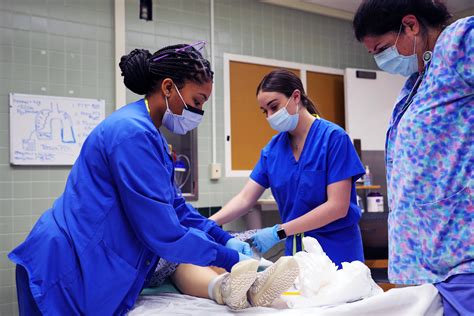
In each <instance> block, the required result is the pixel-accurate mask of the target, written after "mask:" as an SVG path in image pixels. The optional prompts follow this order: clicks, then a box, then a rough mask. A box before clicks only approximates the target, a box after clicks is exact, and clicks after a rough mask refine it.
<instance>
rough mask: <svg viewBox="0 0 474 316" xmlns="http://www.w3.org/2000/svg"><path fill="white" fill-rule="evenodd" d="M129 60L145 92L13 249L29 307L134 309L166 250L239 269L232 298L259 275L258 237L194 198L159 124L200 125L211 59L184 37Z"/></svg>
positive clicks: (92, 138)
mask: <svg viewBox="0 0 474 316" xmlns="http://www.w3.org/2000/svg"><path fill="white" fill-rule="evenodd" d="M119 66H120V69H121V70H122V75H123V77H124V83H125V85H126V86H127V87H128V88H129V89H130V90H131V91H133V92H135V93H136V94H140V95H145V97H144V98H143V99H140V100H138V101H136V102H133V103H130V104H128V105H126V106H124V107H122V108H121V109H119V110H117V111H116V112H114V113H113V114H111V115H110V116H109V117H108V118H106V119H105V120H104V121H103V122H101V123H100V124H99V125H98V126H97V127H96V128H95V129H94V130H93V131H92V132H91V133H90V135H89V136H88V138H87V139H86V141H85V142H84V145H83V146H82V149H81V152H80V155H79V157H78V158H77V160H76V162H75V163H74V165H73V167H72V169H71V172H70V174H69V176H68V179H67V182H66V187H65V190H64V193H63V194H62V195H61V196H60V197H59V198H58V199H57V200H56V201H55V202H54V204H53V206H52V207H51V208H50V209H48V210H47V211H46V212H45V213H44V214H43V215H42V216H41V217H40V218H39V220H38V222H37V223H36V224H35V226H34V227H33V229H32V231H31V232H30V234H29V235H28V237H27V238H26V240H25V241H24V242H23V243H22V244H20V245H19V246H18V247H16V248H15V249H14V250H13V251H12V252H11V253H10V254H9V258H10V259H11V260H12V261H13V262H14V263H16V265H17V271H16V273H17V274H16V281H17V294H18V305H19V311H20V315H41V314H47V315H96V314H97V315H122V314H125V313H127V311H128V310H129V309H131V308H132V307H133V305H134V303H135V300H136V299H137V296H138V295H139V293H140V291H141V290H142V288H143V287H144V286H145V285H146V284H147V283H148V281H149V280H148V279H149V275H151V274H153V272H154V271H155V267H156V265H157V262H158V260H159V259H160V258H164V259H166V260H169V261H172V262H176V263H191V264H195V265H200V266H217V267H221V268H224V269H226V270H227V271H231V270H232V273H227V274H225V275H224V276H225V278H224V279H225V280H226V282H222V278H223V277H221V278H220V279H219V280H221V282H219V284H222V285H225V288H226V289H227V290H228V292H229V293H230V294H229V293H228V295H227V296H225V295H221V296H220V297H222V296H225V297H226V298H227V299H231V300H239V299H241V298H242V297H243V296H246V291H247V289H248V288H249V287H250V286H251V285H252V283H253V282H254V280H255V278H256V270H257V266H258V262H257V261H256V260H251V259H250V258H249V257H248V256H246V255H249V254H251V251H250V248H249V245H248V244H246V243H244V242H242V241H239V240H237V239H236V238H233V237H232V236H231V235H229V234H228V233H227V232H225V231H223V230H222V229H221V228H220V227H219V226H217V225H216V224H215V222H213V221H210V220H208V219H207V218H204V217H202V216H201V215H200V214H199V213H198V212H197V211H196V210H195V209H194V208H193V207H192V206H191V205H189V204H187V203H185V200H184V199H183V197H182V196H181V194H180V193H179V190H177V189H176V186H175V185H174V182H173V164H172V160H171V156H170V153H169V149H168V144H167V142H166V140H165V139H164V137H163V135H162V134H161V132H160V130H159V128H160V127H161V126H162V125H164V126H165V127H166V128H167V129H169V130H170V131H171V132H173V133H176V134H185V133H187V132H188V131H190V130H192V129H194V128H196V127H197V126H198V125H199V123H200V121H201V118H202V115H203V113H204V111H203V110H202V107H203V104H204V102H206V101H207V99H208V97H209V95H210V94H211V89H212V79H213V72H212V71H211V69H210V64H209V62H208V61H207V60H206V59H204V58H203V57H202V55H201V53H200V52H199V51H198V50H197V49H196V48H195V47H194V46H193V45H175V46H169V47H166V48H163V49H161V50H159V51H157V52H156V53H154V54H151V53H149V52H148V51H147V50H140V49H135V50H133V51H132V52H131V53H130V54H128V55H126V56H123V57H122V59H121V61H120V64H119ZM239 261H241V262H239ZM235 287H237V289H236V288H235ZM239 290H240V292H239Z"/></svg>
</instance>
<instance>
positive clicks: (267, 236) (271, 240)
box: [252, 224, 280, 253]
mask: <svg viewBox="0 0 474 316" xmlns="http://www.w3.org/2000/svg"><path fill="white" fill-rule="evenodd" d="M278 226H279V225H278V224H277V225H275V226H273V227H267V228H264V229H260V230H258V231H257V233H256V234H255V235H254V236H253V237H252V241H253V246H254V247H255V248H256V249H257V250H258V251H260V252H261V253H265V252H267V251H268V250H270V248H272V247H273V246H275V245H276V244H277V243H278V242H279V241H280V238H278V235H277V230H278Z"/></svg>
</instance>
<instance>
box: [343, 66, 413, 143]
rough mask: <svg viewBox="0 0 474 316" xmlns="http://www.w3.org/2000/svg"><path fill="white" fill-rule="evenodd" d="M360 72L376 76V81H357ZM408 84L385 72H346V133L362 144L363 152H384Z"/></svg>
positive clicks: (401, 78)
mask: <svg viewBox="0 0 474 316" xmlns="http://www.w3.org/2000/svg"><path fill="white" fill-rule="evenodd" d="M358 70H362V71H367V72H372V73H375V75H376V79H364V78H357V76H356V71H358ZM406 80H407V78H405V77H402V76H399V75H392V74H389V73H386V72H384V71H375V70H364V69H353V68H346V69H345V71H344V99H345V101H344V103H345V105H344V107H345V118H346V131H347V133H348V134H349V136H350V137H351V138H352V139H357V138H358V139H360V140H361V148H362V150H385V135H386V132H387V128H388V123H389V121H390V117H391V114H392V110H393V107H394V105H395V102H396V100H397V97H398V95H399V93H400V91H401V89H402V87H403V85H404V84H405V81H406Z"/></svg>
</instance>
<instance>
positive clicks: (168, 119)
mask: <svg viewBox="0 0 474 316" xmlns="http://www.w3.org/2000/svg"><path fill="white" fill-rule="evenodd" d="M174 87H175V88H176V91H177V92H178V95H179V97H180V98H181V101H183V104H184V109H183V114H181V115H178V114H174V113H173V112H171V110H170V107H169V105H168V97H167V96H165V102H166V111H165V114H164V115H163V125H164V126H165V127H166V128H167V129H168V130H169V131H170V132H172V133H175V134H178V135H184V134H186V133H187V132H189V131H190V130H193V129H195V128H196V127H198V125H199V123H201V120H202V116H203V114H204V111H202V110H199V109H197V108H195V107H192V106H190V105H187V104H186V102H185V101H184V99H183V97H182V96H181V93H180V92H179V89H178V87H177V86H176V85H174Z"/></svg>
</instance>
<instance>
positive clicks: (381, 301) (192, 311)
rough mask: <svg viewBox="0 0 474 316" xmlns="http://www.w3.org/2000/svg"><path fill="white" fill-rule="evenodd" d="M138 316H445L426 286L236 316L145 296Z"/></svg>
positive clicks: (182, 300) (185, 299)
mask: <svg viewBox="0 0 474 316" xmlns="http://www.w3.org/2000/svg"><path fill="white" fill-rule="evenodd" d="M128 315H130V316H135V315H173V316H185V315H186V316H188V315H203V316H209V315H289V316H291V315H295V316H296V315H297V316H300V315H324V316H333V315H341V316H344V315H347V316H349V315H350V316H356V315H361V316H362V315H363V316H370V315H374V316H375V315H377V316H378V315H382V316H399V315H410V316H417V315H429V316H438V315H439V316H442V315H443V307H442V304H441V299H440V296H439V295H438V291H437V290H436V288H435V287H434V286H433V285H430V284H425V285H420V286H412V287H405V288H396V289H391V290H389V291H387V292H384V293H382V294H379V295H376V296H373V297H370V298H367V299H364V300H361V301H358V302H353V303H347V304H342V305H337V306H332V307H304V308H294V309H290V308H288V307H286V303H285V302H284V301H283V300H277V301H276V302H275V303H274V304H273V306H272V307H253V308H249V309H245V310H242V311H238V312H233V311H231V310H230V309H228V308H227V307H225V306H222V305H218V304H216V303H215V302H214V301H212V300H209V299H203V298H197V297H193V296H188V295H182V294H177V293H162V294H159V295H150V296H141V297H140V298H139V299H138V301H137V303H136V304H135V307H134V309H133V310H132V311H131V312H130V313H129V314H128Z"/></svg>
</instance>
